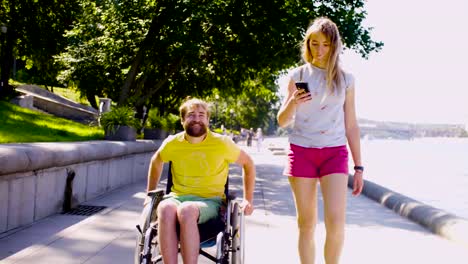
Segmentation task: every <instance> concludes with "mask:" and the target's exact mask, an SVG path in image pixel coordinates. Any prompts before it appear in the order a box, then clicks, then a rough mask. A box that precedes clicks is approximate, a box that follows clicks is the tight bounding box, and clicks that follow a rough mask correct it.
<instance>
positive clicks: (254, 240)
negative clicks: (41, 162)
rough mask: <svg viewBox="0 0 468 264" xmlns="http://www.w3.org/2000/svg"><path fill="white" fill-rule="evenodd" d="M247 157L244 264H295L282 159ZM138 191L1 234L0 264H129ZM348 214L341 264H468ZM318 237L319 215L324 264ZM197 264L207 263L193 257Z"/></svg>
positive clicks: (374, 215) (384, 213)
mask: <svg viewBox="0 0 468 264" xmlns="http://www.w3.org/2000/svg"><path fill="white" fill-rule="evenodd" d="M246 149H247V148H246ZM247 151H248V152H249V153H251V154H252V156H253V158H254V160H255V163H256V166H257V172H258V175H257V183H256V190H255V206H256V211H255V212H254V214H253V215H252V216H250V217H247V218H246V263H248V264H251V263H286V264H289V263H299V260H298V257H297V251H296V238H297V231H296V223H295V209H294V203H293V201H292V195H291V192H290V189H289V185H288V181H287V179H286V178H285V177H284V176H282V175H281V172H282V169H283V162H284V156H276V155H272V153H271V152H269V151H267V150H265V151H261V152H257V151H256V149H255V148H251V149H247ZM145 185H146V183H145V182H139V183H137V184H134V185H131V186H127V187H125V188H121V189H118V190H115V191H113V192H111V193H109V194H107V195H105V196H102V197H99V198H97V199H95V200H93V201H90V202H88V204H92V205H103V206H107V208H106V209H105V210H103V211H101V212H99V213H97V214H95V215H93V216H89V217H84V216H72V215H60V214H59V215H54V216H51V217H48V218H46V219H43V220H41V221H39V222H37V223H35V224H33V225H31V226H29V227H25V228H22V229H19V230H14V231H11V232H8V233H3V234H0V263H2V264H4V263H5V264H10V263H46V264H53V263H63V264H68V263H93V264H94V263H96V264H98V263H114V264H115V263H122V264H123V263H132V261H133V251H134V246H135V234H136V233H135V232H136V229H135V225H136V223H137V222H138V218H139V215H140V211H141V209H142V202H143V199H144V190H145ZM231 189H234V190H238V191H240V190H241V177H240V169H239V167H237V166H233V167H232V168H231ZM239 195H241V193H239ZM319 200H320V202H321V198H320V199H319ZM347 212H348V213H347V233H346V234H347V235H346V237H347V238H346V245H345V249H344V252H343V257H342V263H360V264H365V263H372V264H375V263H392V264H393V263H426V264H430V263H446V264H449V263H450V264H451V263H456V264H457V263H468V250H467V249H466V248H464V247H462V246H460V245H458V244H456V243H454V242H451V241H448V240H446V239H443V238H441V237H440V236H436V235H434V234H432V233H430V232H429V231H427V230H426V229H424V228H422V227H421V226H419V225H418V224H416V223H413V222H411V221H409V220H408V219H406V218H404V217H402V216H400V215H398V214H396V213H394V212H393V211H391V210H389V209H387V208H386V207H384V206H382V205H380V204H378V203H376V202H374V201H372V200H369V199H367V198H366V197H364V196H360V197H357V198H356V197H352V196H351V195H350V194H349V197H348V211H347ZM324 236H325V232H324V225H323V215H322V207H320V219H319V226H318V228H317V232H316V241H317V253H318V256H317V262H316V263H324V261H323V259H322V257H321V254H320V253H321V251H322V248H323V242H324ZM200 263H210V261H207V260H206V259H205V258H204V257H200Z"/></svg>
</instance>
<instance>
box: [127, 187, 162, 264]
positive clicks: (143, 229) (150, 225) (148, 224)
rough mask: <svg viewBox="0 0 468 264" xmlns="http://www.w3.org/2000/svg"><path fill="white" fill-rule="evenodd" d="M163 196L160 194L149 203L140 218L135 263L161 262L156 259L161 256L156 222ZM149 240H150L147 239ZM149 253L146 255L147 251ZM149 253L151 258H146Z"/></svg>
mask: <svg viewBox="0 0 468 264" xmlns="http://www.w3.org/2000/svg"><path fill="white" fill-rule="evenodd" d="M161 198H162V195H161V194H158V195H156V196H155V197H153V199H152V201H151V203H149V204H148V205H147V206H145V208H144V209H143V212H142V214H141V217H140V225H139V226H138V227H139V228H140V229H139V231H140V232H138V234H137V240H136V245H135V254H134V263H135V264H140V263H147V264H150V263H157V262H158V261H160V260H157V259H155V258H156V257H157V256H159V255H160V254H159V246H158V244H157V229H156V220H157V213H156V208H157V206H158V204H159V202H160V201H161ZM147 238H148V239H147ZM146 248H148V250H146V251H147V252H146V253H145V252H144V251H145V249H146ZM148 253H151V255H150V256H151V258H148V257H147V258H145V257H144V256H145V255H147V254H148Z"/></svg>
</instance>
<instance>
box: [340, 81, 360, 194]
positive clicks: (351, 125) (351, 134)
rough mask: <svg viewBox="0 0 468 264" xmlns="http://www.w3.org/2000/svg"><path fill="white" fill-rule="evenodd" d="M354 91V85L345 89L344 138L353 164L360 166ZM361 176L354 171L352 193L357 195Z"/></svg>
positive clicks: (358, 133) (358, 172) (358, 132)
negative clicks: (346, 140)
mask: <svg viewBox="0 0 468 264" xmlns="http://www.w3.org/2000/svg"><path fill="white" fill-rule="evenodd" d="M354 91H355V89H354V87H349V88H348V89H347V91H346V99H345V104H344V112H345V127H346V138H347V139H348V145H349V148H350V150H351V155H352V157H353V161H354V165H355V166H362V160H361V135H360V131H359V125H358V122H357V118H356V106H355V97H354V94H355V92H354ZM362 176H363V171H359V170H358V171H355V172H354V185H353V195H359V194H360V193H361V192H362V188H363V187H364V181H363V178H362Z"/></svg>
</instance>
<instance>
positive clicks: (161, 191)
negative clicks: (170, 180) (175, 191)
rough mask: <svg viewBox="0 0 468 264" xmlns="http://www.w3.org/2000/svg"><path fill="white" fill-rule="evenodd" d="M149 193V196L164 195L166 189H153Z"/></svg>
mask: <svg viewBox="0 0 468 264" xmlns="http://www.w3.org/2000/svg"><path fill="white" fill-rule="evenodd" d="M147 195H148V196H149V197H155V196H159V195H161V196H164V190H163V189H156V190H152V191H149V192H148V193H147Z"/></svg>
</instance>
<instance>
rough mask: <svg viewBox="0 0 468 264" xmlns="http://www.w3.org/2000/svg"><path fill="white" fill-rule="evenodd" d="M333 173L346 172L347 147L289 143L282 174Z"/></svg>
mask: <svg viewBox="0 0 468 264" xmlns="http://www.w3.org/2000/svg"><path fill="white" fill-rule="evenodd" d="M334 173H344V174H346V175H347V174H348V149H347V148H346V146H338V147H329V148H305V147H301V146H298V145H294V144H290V148H289V153H288V163H287V166H286V168H285V169H284V172H283V174H284V175H286V176H291V177H302V178H321V177H323V176H325V175H329V174H334Z"/></svg>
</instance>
